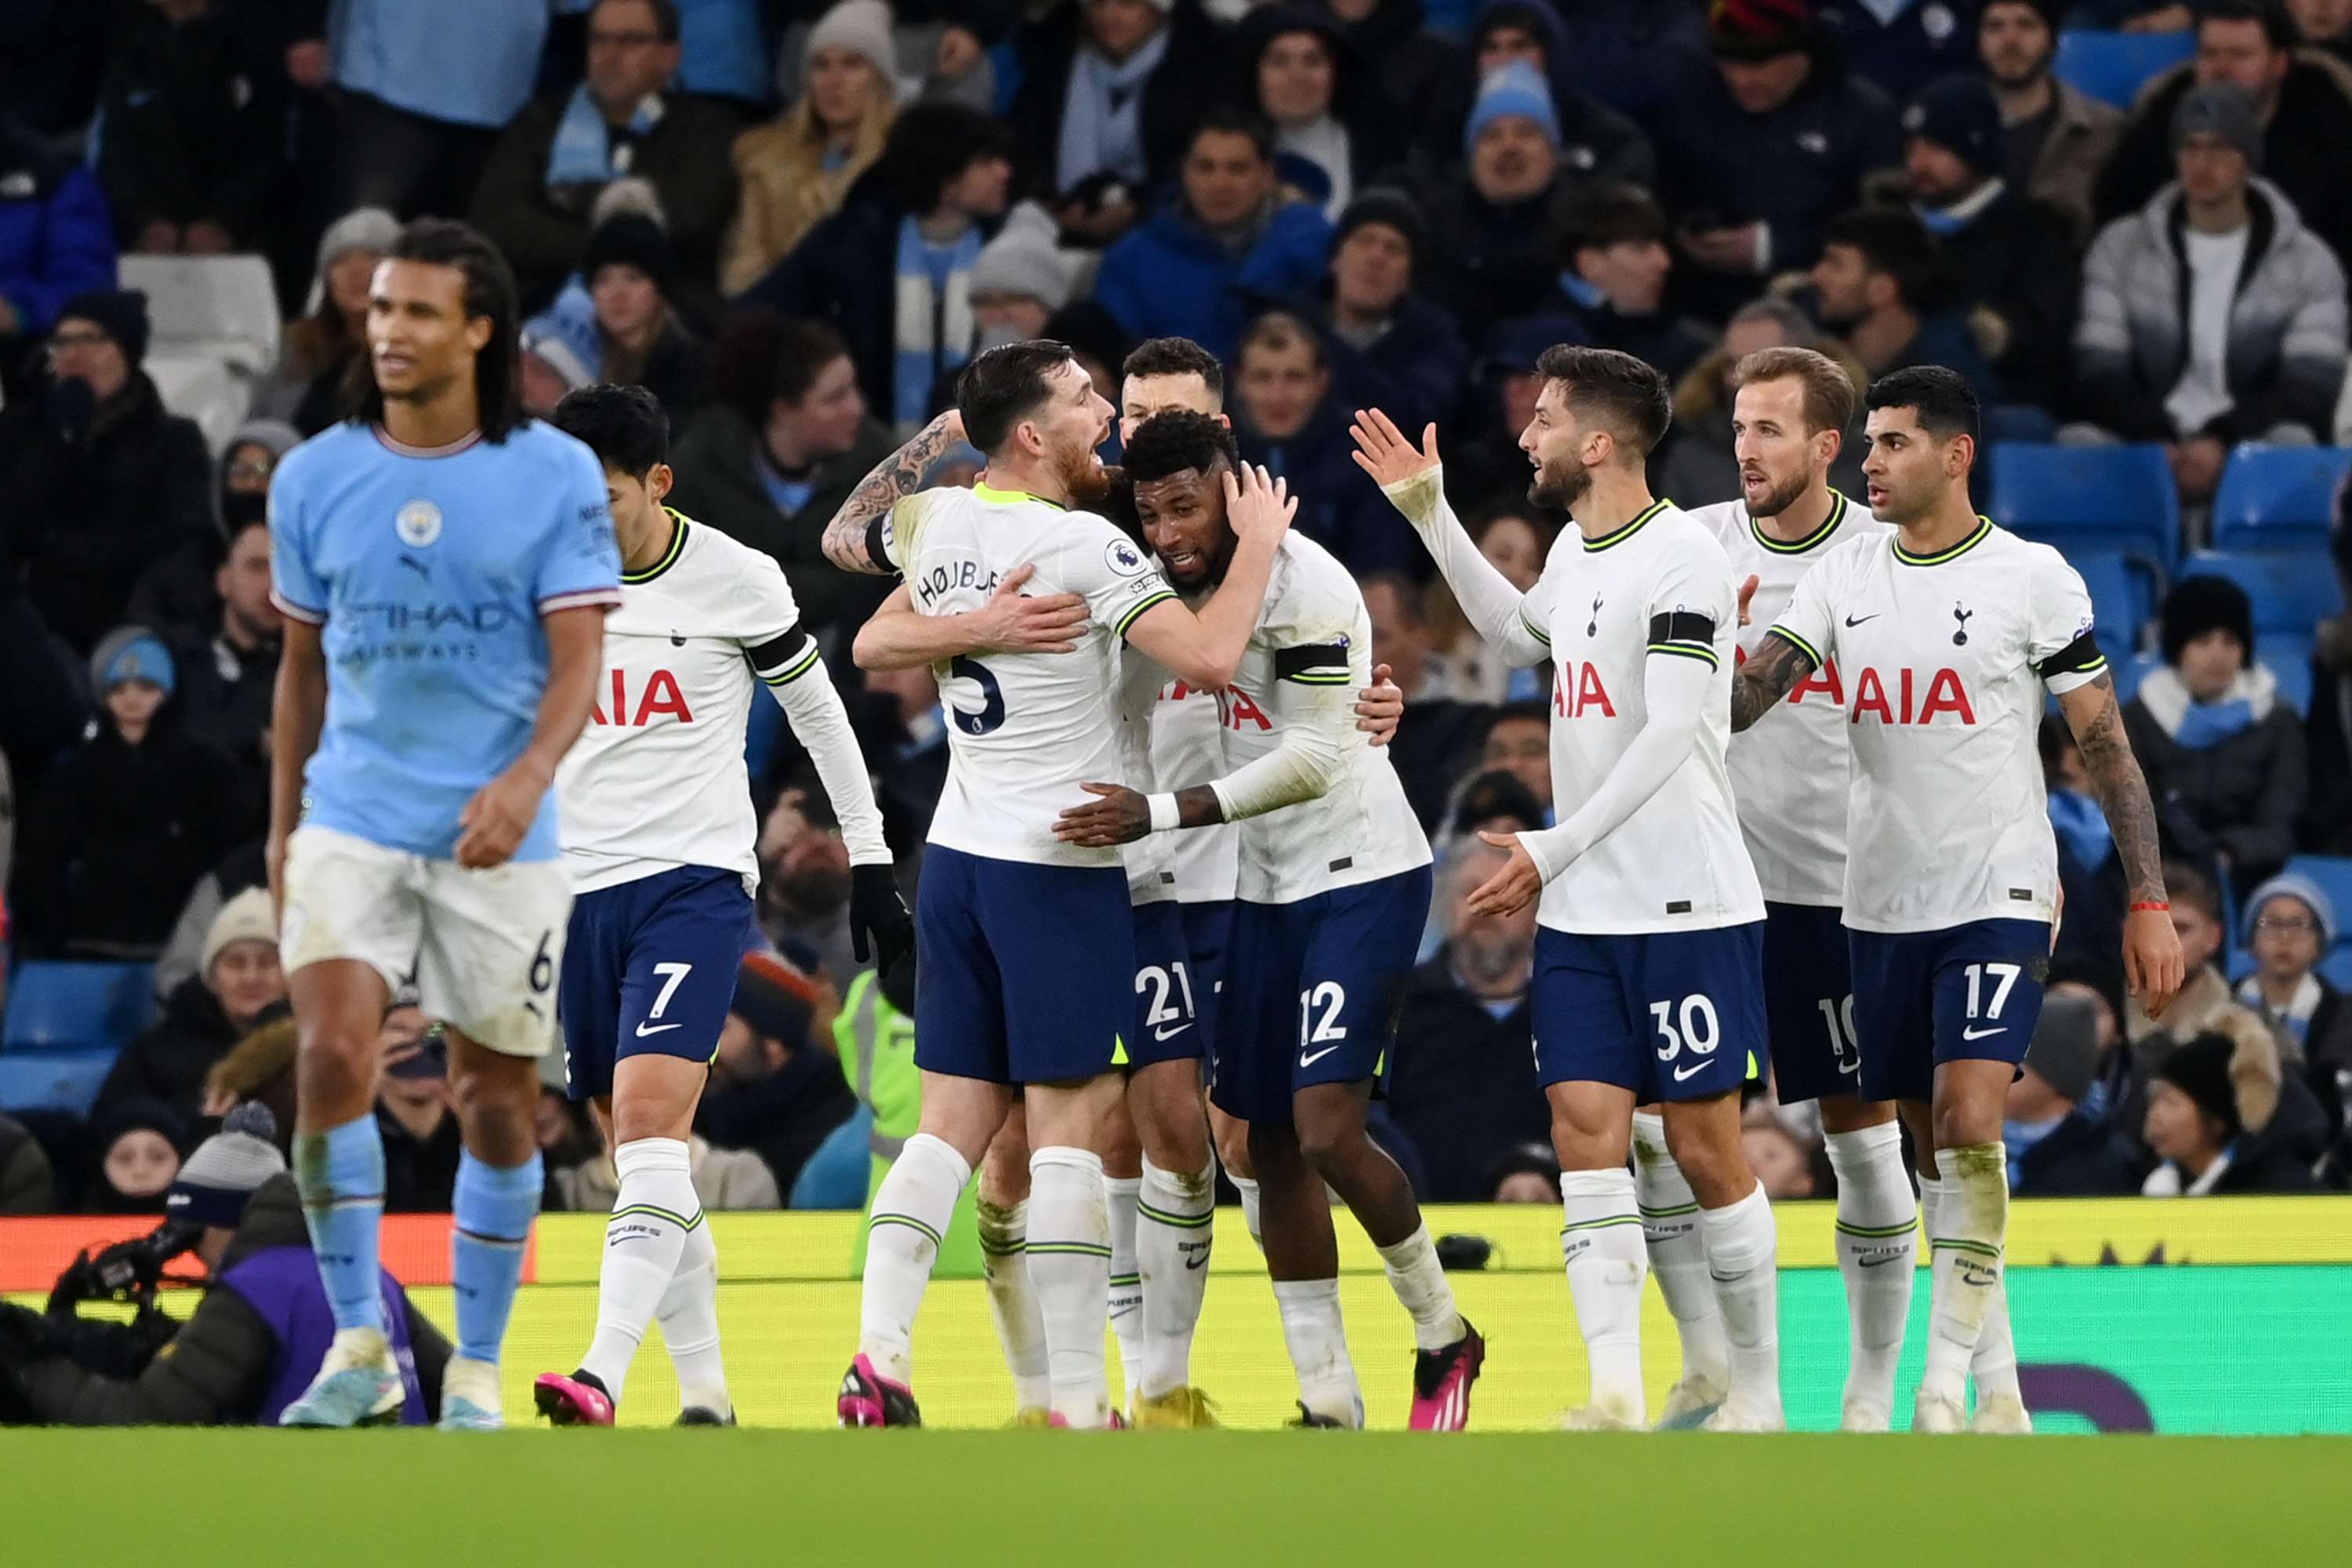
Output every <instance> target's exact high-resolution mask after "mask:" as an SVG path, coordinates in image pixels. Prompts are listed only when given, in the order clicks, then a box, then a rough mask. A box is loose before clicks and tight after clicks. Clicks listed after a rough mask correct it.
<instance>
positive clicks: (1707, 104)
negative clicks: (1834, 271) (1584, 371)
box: [1658, 0, 1903, 321]
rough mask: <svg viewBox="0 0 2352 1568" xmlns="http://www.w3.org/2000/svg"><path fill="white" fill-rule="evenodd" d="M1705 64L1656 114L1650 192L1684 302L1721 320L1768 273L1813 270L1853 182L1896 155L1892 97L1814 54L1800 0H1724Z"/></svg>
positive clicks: (1807, 13)
mask: <svg viewBox="0 0 2352 1568" xmlns="http://www.w3.org/2000/svg"><path fill="white" fill-rule="evenodd" d="M1707 38H1708V42H1709V44H1710V45H1711V46H1712V47H1713V48H1714V51H1715V56H1716V65H1717V71H1716V74H1715V76H1714V78H1713V79H1711V80H1709V81H1708V82H1706V85H1705V86H1704V87H1703V88H1702V89H1701V90H1700V91H1699V92H1698V93H1697V95H1696V97H1694V98H1693V99H1692V100H1690V101H1689V102H1688V103H1687V104H1682V105H1677V106H1676V108H1675V112H1674V113H1673V114H1672V115H1671V116H1669V117H1667V118H1666V119H1665V120H1664V121H1662V122H1661V126H1660V141H1659V146H1658V175H1659V198H1660V200H1661V201H1663V202H1664V205H1665V208H1666V210H1667V211H1668V212H1669V213H1672V214H1673V215H1674V216H1675V224H1676V226H1677V227H1678V230H1679V232H1680V235H1681V239H1682V249H1683V256H1684V258H1685V261H1687V262H1688V263H1689V265H1688V266H1687V267H1686V268H1685V269H1684V272H1683V280H1682V288H1683V291H1684V293H1685V297H1686V299H1687V300H1688V302H1689V305H1690V308H1692V309H1693V310H1698V311H1700V312H1701V313H1702V314H1704V315H1706V317H1707V318H1708V319H1709V320H1710V321H1720V320H1722V319H1723V318H1724V317H1726V316H1727V315H1729V314H1730V313H1731V312H1732V311H1733V310H1737V309H1738V307H1739V306H1741V305H1743V304H1746V303H1747V302H1748V300H1749V299H1751V298H1752V297H1753V296H1754V295H1755V294H1756V292H1757V290H1758V289H1759V288H1760V287H1761V285H1762V282H1763V279H1765V278H1766V277H1767V276H1769V275H1770V274H1772V273H1775V272H1782V271H1787V270H1789V269H1790V268H1803V267H1810V266H1811V265H1812V264H1813V263H1814V262H1815V261H1816V260H1818V259H1819V258H1820V257H1821V254H1822V245H1823V243H1824V238H1825V234H1826V230H1827V228H1828V225H1829V222H1830V220H1831V219H1832V217H1834V216H1837V215H1838V214H1839V213H1842V212H1844V211H1846V210H1848V209H1849V208H1851V207H1852V206H1853V205H1854V203H1855V201H1856V200H1857V199H1858V198H1859V197H1860V195H1861V194H1862V178H1863V176H1864V174H1868V173H1869V172H1870V171H1872V170H1874V169H1885V168H1892V167H1894V166H1895V164H1897V163H1900V162H1901V161H1902V153H1903V149H1902V144H1901V142H1900V140H1899V138H1898V135H1897V132H1896V128H1895V109H1894V105H1893V104H1892V103H1891V102H1890V101H1889V100H1888V99H1887V97H1886V95H1885V93H1883V92H1881V91H1880V90H1879V89H1877V88H1875V87H1874V86H1872V85H1871V84H1870V83H1868V82H1866V81H1864V80H1861V79H1858V78H1856V77H1853V76H1850V75H1848V74H1847V73H1846V72H1845V70H1844V69H1843V68H1842V67H1840V66H1839V65H1838V64H1837V63H1836V60H1835V58H1834V56H1833V55H1832V53H1831V52H1830V51H1829V50H1828V49H1827V48H1826V47H1825V44H1824V41H1823V39H1822V35H1821V29H1820V27H1819V26H1818V25H1817V22H1816V19H1815V17H1814V16H1813V11H1812V6H1811V3H1810V0H1724V3H1723V4H1721V5H1717V6H1716V7H1715V9H1714V11H1713V12H1712V13H1711V16H1710V18H1709V20H1708V23H1707Z"/></svg>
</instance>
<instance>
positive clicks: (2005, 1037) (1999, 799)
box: [1732, 366, 2181, 1432]
mask: <svg viewBox="0 0 2352 1568" xmlns="http://www.w3.org/2000/svg"><path fill="white" fill-rule="evenodd" d="M1866 401H1867V404H1868V407H1869V411H1870V416H1869V424H1868V426H1867V428H1868V436H1869V441H1870V455H1869V458H1868V459H1867V460H1866V461H1865V462H1864V465H1863V473H1864V477H1866V478H1867V479H1869V481H1870V509H1871V511H1872V513H1873V514H1874V515H1875V516H1876V517H1878V518H1879V519H1880V520H1881V521H1886V522H1891V523H1893V524H1895V529H1896V532H1895V536H1894V537H1893V538H1891V539H1890V538H1886V537H1872V538H1860V539H1854V540H1851V541H1849V542H1846V543H1844V544H1842V545H1839V546H1837V547H1836V548H1835V549H1833V550H1832V551H1831V552H1830V553H1829V554H1828V555H1827V556H1826V557H1824V558H1823V559H1822V563H1820V564H1819V565H1818V566H1816V567H1815V568H1814V569H1813V570H1812V571H1811V573H1809V574H1806V576H1805V578H1804V580H1803V581H1802V582H1801V583H1800V584H1798V585H1797V591H1796V593H1795V595H1793V597H1792V598H1791V599H1790V603H1789V605H1788V607H1787V608H1786V609H1785V610H1783V611H1782V612H1781V614H1780V616H1779V617H1778V618H1777V619H1776V620H1775V621H1774V622H1773V624H1772V626H1771V635H1770V637H1768V638H1767V639H1766V641H1765V642H1764V643H1763V644H1762V645H1761V646H1760V647H1759V650H1758V652H1757V653H1756V654H1755V656H1754V657H1752V658H1749V659H1748V662H1747V664H1746V665H1744V666H1743V667H1742V668H1741V669H1740V671H1739V675H1738V681H1737V683H1736V685H1735V688H1734V691H1733V698H1732V723H1733V725H1734V727H1735V728H1738V729H1741V730H1745V729H1746V728H1747V727H1748V725H1750V724H1753V723H1756V722H1757V721H1759V720H1761V719H1763V718H1765V717H1767V716H1768V715H1769V714H1772V713H1774V712H1776V711H1777V710H1780V708H1781V707H1783V706H1785V704H1784V703H1783V701H1782V699H1783V698H1785V697H1786V696H1787V695H1788V694H1789V693H1790V691H1791V690H1793V689H1795V688H1796V687H1797V686H1798V684H1799V683H1800V682H1801V681H1803V680H1804V679H1807V678H1808V677H1810V676H1811V675H1812V673H1813V672H1814V671H1816V670H1820V669H1824V668H1829V667H1830V665H1831V664H1832V661H1834V662H1835V665H1836V668H1838V671H1839V674H1840V677H1841V679H1843V683H1844V687H1845V709H1846V717H1847V734H1848V737H1849V739H1850V742H1851V745H1852V748H1853V751H1852V755H1853V806H1852V809H1851V812H1850V814H1849V816H1848V846H1847V859H1846V879H1845V917H1844V918H1845V926H1846V931H1847V932H1848V943H1849V947H1850V950H1851V952H1852V958H1853V986H1854V1023H1855V1024H1856V1025H1857V1026H1859V1032H1860V1036H1861V1040H1862V1093H1863V1098H1864V1099H1865V1100H1900V1101H1901V1102H1902V1106H1903V1114H1904V1118H1905V1120H1906V1121H1908V1122H1909V1123H1910V1125H1911V1131H1912V1136H1913V1139H1914V1141H1915V1142H1916V1145H1917V1148H1918V1150H1919V1161H1920V1178H1921V1183H1922V1194H1923V1199H1924V1201H1923V1203H1922V1205H1921V1206H1922V1208H1923V1210H1924V1215H1925V1218H1926V1220H1927V1237H1928V1245H1929V1247H1930V1248H1931V1249H1932V1251H1933V1254H1934V1262H1933V1272H1932V1276H1931V1278H1932V1281H1933V1284H1932V1289H1933V1290H1934V1306H1933V1310H1932V1311H1931V1312H1930V1314H1929V1317H1928V1340H1927V1372H1926V1373H1925V1375H1924V1376H1923V1377H1922V1379H1921V1380H1920V1384H1919V1392H1918V1398H1917V1403H1916V1406H1915V1409H1914V1413H1913V1417H1912V1426H1913V1429H1914V1430H1916V1431H1926V1432H1957V1431H1959V1430H1962V1429H1963V1428H1964V1427H1966V1426H1968V1425H1969V1415H1968V1410H1967V1397H1968V1379H1969V1363H1970V1359H1971V1357H1972V1355H1973V1353H1974V1352H1975V1350H1976V1346H1977V1343H1978V1341H1979V1336H1980V1334H1981V1333H1982V1332H1983V1331H1984V1329H1985V1324H1986V1321H1987V1319H1988V1316H1989V1314H1991V1313H1994V1312H2000V1311H2005V1308H2004V1307H2003V1305H2002V1302H2001V1294H2002V1291H2001V1258H2002V1248H2003V1247H2004V1245H2005V1240H2006V1237H2007V1233H2008V1226H2009V1163H2008V1156H2007V1153H2006V1152H2005V1150H2004V1148H2003V1145H2002V1142H2001V1124H2002V1121H2003V1112H2004V1108H2005V1106H2006V1104H2007V1100H2008V1095H2009V1086H2010V1083H2011V1079H2013V1078H2014V1077H2015V1076H2016V1072H2017V1064H2018V1063H2019V1062H2020V1061H2021V1060H2022V1059H2023V1058H2024V1056H2025V1049H2026V1046H2027V1043H2028V1041H2029V1040H2030V1039H2031V1038H2032V1034H2033V1026H2034V1023H2035V1020H2036V1019H2037V1018H2038V1017H2039V1016H2040V1014H2041V1011H2042V981H2043V978H2044V977H2045V975H2046V974H2047V973H2048V970H2049V956H2050V940H2051V922H2052V921H2053V920H2054V919H2055V918H2056V914H2057V909H2056V900H2057V889H2058V858H2057V848H2056V846H2055V843H2054V841H2053V838H2052V837H2051V829H2050V816H2049V805H2048V802H2047V800H2046V798H2045V796H2044V793H2043V789H2042V764H2041V757H2040V753H2039V751H2038V749H2037V745H2036V734H2037V729H2038V726H2039V723H2040V721H2041V715H2042V693H2043V692H2044V691H2045V690H2046V691H2048V692H2049V693H2051V694H2052V695H2053V696H2055V697H2056V698H2057V700H2058V705H2059V707H2060V708H2061V709H2062V710H2063V711H2064V713H2065V715H2066V721H2067V723H2068V724H2069V725H2070V726H2071V727H2072V728H2073V730H2074V735H2075V739H2076V741H2077V742H2079V744H2080V745H2081V747H2082V751H2083V761H2084V766H2085V767H2086V768H2087V769H2088V770H2089V772H2090V774H2091V777H2092V780H2093V782H2094V783H2095V785H2096V786H2097V788H2098V791H2099V797H2100V802H2101V804H2102V805H2104V806H2105V811H2106V817H2107V824H2108V826H2109V828H2110V829H2111V830H2112V832H2113V833H2114V835H2115V841H2116V852H2117V854H2118V856H2119V857H2120V858H2121V859H2122V862H2123V868H2124V873H2125V876H2126V878H2127V879H2128V880H2129V883H2130V887H2131V898H2132V905H2131V910H2130V912H2129V913H2128V915H2127V916H2126V920H2125V923H2124V968H2125V973H2126V977H2127V978H2128V980H2129V981H2130V984H2131V988H2132V990H2133V992H2134V993H2135V994H2137V996H2139V998H2140V1000H2141V1003H2142V1005H2143V1006H2145V1007H2146V1008H2147V1013H2148V1015H2149V1016H2151V1017H2153V1016H2156V1015H2158V1014H2159V1013H2161V1012H2162V1011H2163V1009H2164V1007H2165V1005H2166V1004H2167V1003H2168V1002H2169V1001H2170V1000H2171V999H2172V995H2173V993H2174V992H2176V991H2177V990H2179V986H2180V979H2181V959H2180V943H2179V938H2178V937H2177V936H2175V934H2174V932H2173V929H2172V923H2171V920H2170V918H2169V914H2168V905H2167V902H2166V899H2165V891H2164V874H2163V868H2162V862H2161V859H2160V858H2159V855H2158V847H2157V829H2156V813H2155V809H2154V807H2153V806H2152V805H2150V803H2149V800H2148V793H2147V781H2146V780H2145V779H2144V778H2143V777H2142V776H2141V774H2140V769H2139V764H2138V763H2137V761H2136V760H2135V759H2134V758H2133V756H2132V752H2131V746H2130V743H2129V742H2128V741H2126V738H2125V734H2124V726H2123V720H2122V716H2121V714H2120V712H2119V710H2117V708H2116V693H2115V682H2114V680H2113V679H2112V678H2111V677H2110V675H2109V674H2108V671H2107V668H2106V660H2105V658H2102V657H2101V656H2100V653H2099V649H2098V645H2097V644H2096V643H2095V641H2093V639H2092V635H2091V634H2092V620H2091V600H2090V595H2089V594H2088V593H2087V592H2085V590H2084V586H2083V580H2082V578H2081V577H2080V576H2079V575H2077V574H2075V572H2074V568H2073V567H2071V566H2069V565H2067V564H2066V562H2065V560H2064V559H2063V557H2062V556H2060V555H2059V553H2058V552H2056V551H2055V550H2053V549H2051V548H2050V547H2049V546H2048V545H2044V544H2032V543H2028V542H2026V541H2024V540H2021V539H2020V538H2018V537H2017V536H2016V535H2014V534H2012V533H2010V532H2008V531H2005V530H2002V529H2000V528H1996V527H1994V526H1993V525H1992V524H1991V523H1990V522H1989V521H1986V520H1984V519H1983V518H1980V517H1979V516H1977V515H1976V512H1975V510H1973V508H1971V507H1970V505H1969V469H1970V468H1972V467H1973V466H1974V463H1975V459H1976V448H1977V438H1978V437H1977V429H1978V424H1977V421H1978V414H1977V400H1976V394H1975V393H1974V392H1973V391H1971V390H1970V389H1969V384H1968V382H1967V381H1966V380H1965V379H1964V378H1963V377H1961V376H1959V375H1958V374H1955V373H1953V372H1951V371H1949V370H1946V369H1943V368H1941V367H1940V366H1922V367H1918V368H1915V369H1910V370H1902V371H1896V372H1895V373H1894V374H1889V375H1887V376H1885V377H1883V378H1882V379H1881V380H1879V381H1878V382H1877V383H1876V384H1874V385H1873V386H1872V387H1871V389H1870V393H1869V395H1868V398H1867V400H1866ZM1780 722H1785V721H1780ZM1978 1394H1979V1397H1978V1402H1977V1414H1976V1429H1977V1430H1979V1431H2000V1432H2016V1431H2026V1430H2030V1429H2031V1426H2030V1421H2029V1418H2028V1416H2027V1414H2026V1411H2025V1408H2024V1406H2023V1405H2022V1404H2021V1403H2019V1402H2018V1401H2017V1400H2016V1398H2015V1396H2014V1394H2010V1393H2007V1392H2005V1391H2004V1392H2002V1393H2001V1394H2000V1395H1999V1396H1998V1397H1992V1396H1988V1394H1987V1391H1986V1390H1984V1389H1982V1388H1979V1391H1978Z"/></svg>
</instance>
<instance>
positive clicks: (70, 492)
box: [0, 371, 215, 654]
mask: <svg viewBox="0 0 2352 1568" xmlns="http://www.w3.org/2000/svg"><path fill="white" fill-rule="evenodd" d="M77 394H79V395H80V396H79V399H78V398H77ZM86 399H87V389H86V388H84V387H82V386H81V385H80V384H79V383H71V382H64V383H58V384H53V385H52V386H51V387H50V388H49V389H48V391H47V393H46V394H45V395H36V396H33V397H30V398H27V399H26V401H25V402H24V403H23V404H22V405H11V406H10V407H9V408H8V410H7V412H6V413H5V415H0V471H5V475H6V478H5V491H0V493H5V494H6V495H7V497H8V498H9V500H8V505H9V507H10V509H11V510H12V511H13V512H14V513H15V520H14V521H13V523H12V524H11V529H10V531H11V533H12V534H13V540H12V548H13V552H14V553H15V555H16V561H17V563H20V564H21V565H22V567H23V570H24V574H25V593H26V597H27V598H29V599H30V600H31V601H32V602H33V603H34V605H37V607H38V609H39V611H40V614H41V616H42V618H43V619H44V620H46V621H47V622H48V624H49V628H50V629H51V630H52V631H54V632H56V633H57V634H58V636H59V637H63V638H64V639H65V640H66V642H67V643H68V645H70V646H71V647H73V649H74V650H75V651H76V652H77V653H83V654H87V653H88V652H89V650H90V648H91V647H92V646H94V645H95V644H96V643H97V641H98V639H99V638H100V637H102V636H104V635H105V634H106V633H107V632H109V631H110V630H112V629H113V628H114V626H116V625H118V624H119V623H120V622H121V619H122V612H123V606H124V605H126V604H128V603H129V602H130V598H131V588H132V587H133V586H135V585H136V584H137V583H138V581H139V577H140V574H142V573H143V572H144V571H146V569H147V568H148V567H149V566H150V565H151V564H152V563H154V562H156V561H158V560H160V559H162V558H163V556H164V555H166V554H168V553H170V552H171V551H173V549H175V548H176V547H178V546H179V545H180V544H182V543H184V542H186V541H187V540H189V539H192V538H197V537H200V536H203V535H205V534H207V533H212V532H214V531H215V525H214V522H213V502H212V458H211V455H210V454H209V453H208V452H207V451H206V450H205V437H204V433H203V432H202V431H200V430H198V429H197V428H196V426H195V425H194V423H193V422H191V421H189V420H187V419H184V418H182V417H180V416H178V415H176V414H167V413H165V412H164V411H163V399H162V397H160V396H159V395H157V394H156V391H155V384H154V383H153V382H152V381H150V380H149V379H148V378H147V374H146V373H145V372H143V371H133V372H132V373H131V379H130V381H129V382H127V383H125V384H124V385H123V387H122V389H121V391H120V392H117V393H116V394H115V395H113V396H112V397H111V398H110V399H108V400H107V401H106V402H104V403H102V404H100V405H97V406H96V407H94V408H92V407H90V406H89V404H88V402H87V401H86Z"/></svg>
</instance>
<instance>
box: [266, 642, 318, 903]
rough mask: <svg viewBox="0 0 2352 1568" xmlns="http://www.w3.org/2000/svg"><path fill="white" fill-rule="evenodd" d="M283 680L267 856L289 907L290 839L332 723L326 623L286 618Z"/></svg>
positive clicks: (273, 727)
mask: <svg viewBox="0 0 2352 1568" xmlns="http://www.w3.org/2000/svg"><path fill="white" fill-rule="evenodd" d="M285 626H286V640H285V644H284V646H283V647H282V648H281V650H280V651H279V653H278V682H277V685H276V687H275V688H274V689H273V690H272V692H271V695H270V699H269V839H268V845H267V847H266V848H265V849H264V852H263V858H264V861H265V863H266V864H267V866H268V873H269V896H270V897H271V898H272V899H273V900H277V903H278V914H279V915H280V916H281V917H282V916H283V915H284V914H285V912H286V876H285V872H286V840H287V839H288V837H290V836H291V835H292V834H293V832H294V829H295V827H296V826H298V825H299V823H300V822H301V820H302V770H303V769H304V768H306V767H308V766H310V754H311V753H312V752H316V751H317V750H318V749H319V731H320V730H322V729H324V728H325V727H326V722H327V653H326V648H325V647H324V646H323V644H322V643H321V642H320V630H321V628H320V627H319V626H316V625H313V624H312V623H311V622H309V621H306V620H301V619H299V618H298V617H296V616H286V617H285Z"/></svg>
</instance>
